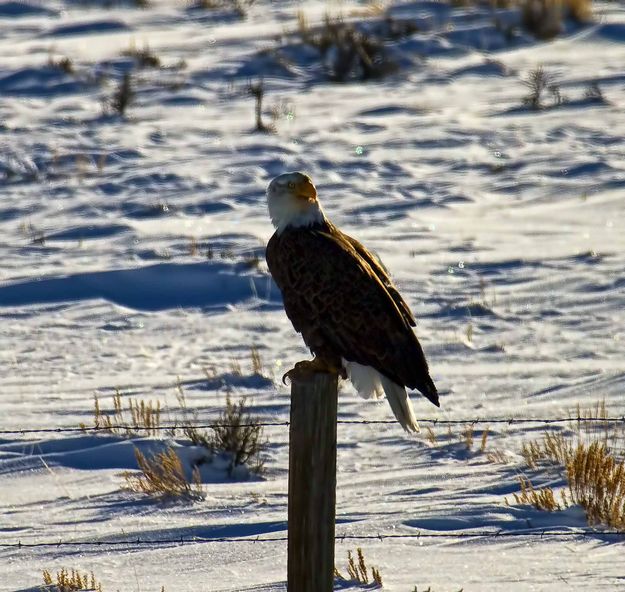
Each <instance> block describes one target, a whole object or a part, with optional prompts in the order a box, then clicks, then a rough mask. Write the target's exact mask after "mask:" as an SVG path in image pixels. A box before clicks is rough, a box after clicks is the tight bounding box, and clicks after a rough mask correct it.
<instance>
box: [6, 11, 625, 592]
mask: <svg viewBox="0 0 625 592" xmlns="http://www.w3.org/2000/svg"><path fill="white" fill-rule="evenodd" d="M95 4H98V3H95V2H94V3H91V2H84V3H81V2H73V1H70V0H67V1H65V2H61V1H56V0H50V1H47V2H39V1H37V0H27V1H25V2H10V1H4V0H3V1H0V56H1V57H0V97H1V98H0V186H1V195H0V249H1V250H0V254H1V257H2V266H1V267H0V316H1V322H0V339H1V343H2V347H1V348H0V368H1V370H2V371H1V372H0V389H1V391H0V392H1V400H0V411H1V413H0V429H3V430H11V429H19V428H26V427H56V426H76V425H78V424H79V423H80V422H86V423H89V422H90V421H91V413H92V406H93V394H94V393H97V394H99V395H100V398H101V400H102V401H103V403H104V404H105V405H107V404H108V401H109V399H110V395H111V394H112V393H113V392H114V390H115V389H116V388H119V389H121V390H122V392H123V393H124V394H125V395H130V396H133V397H142V398H148V399H159V400H161V401H163V402H164V403H165V404H166V405H167V406H168V408H169V409H170V411H169V413H171V414H172V416H173V415H175V409H176V397H175V384H176V382H177V381H178V377H179V379H180V381H181V382H182V384H183V385H184V388H185V392H186V397H187V403H188V405H189V407H191V408H193V409H197V410H198V413H199V418H200V420H203V421H206V422H209V421H210V420H211V419H212V418H214V417H215V415H216V414H217V413H218V412H219V410H221V408H222V407H223V402H224V398H225V393H226V392H227V391H230V392H232V393H233V394H234V395H236V396H238V395H247V396H250V397H252V398H253V401H254V404H255V406H256V408H257V410H258V412H259V413H260V414H262V416H263V417H265V418H266V419H268V420H272V421H283V420H285V419H286V418H287V417H288V391H287V389H286V388H285V387H283V386H282V385H281V384H279V380H277V377H279V376H280V375H281V373H282V372H283V371H284V370H285V368H288V367H289V365H290V364H292V363H293V362H294V361H296V360H298V359H300V358H301V357H303V356H304V355H305V353H306V352H305V350H304V348H303V346H302V342H301V339H300V338H299V336H297V335H296V334H294V332H293V330H292V328H291V326H290V324H289V323H288V321H287V319H286V317H285V315H284V313H283V312H282V310H281V305H280V302H279V298H278V297H277V294H276V292H275V288H273V287H272V284H271V282H270V280H269V278H268V276H267V272H266V269H265V267H264V265H263V264H261V265H260V266H257V265H255V260H256V258H257V257H260V258H262V254H263V247H264V244H265V243H266V241H267V240H268V238H269V236H270V234H271V232H272V229H271V227H270V224H269V220H268V218H267V214H266V209H265V202H264V195H263V192H264V188H265V186H266V184H267V183H268V181H269V180H270V179H271V178H272V177H273V176H275V175H277V174H279V173H281V172H284V171H288V170H294V169H302V170H306V171H308V172H309V173H310V174H311V175H312V176H313V178H314V180H315V181H316V184H317V186H318V189H319V192H320V197H321V200H322V203H323V205H324V206H325V209H326V212H327V213H328V214H329V216H331V217H332V219H334V221H335V222H337V223H338V224H339V225H340V226H341V227H343V228H344V229H345V230H346V231H348V232H350V233H351V234H353V235H355V236H356V237H358V238H359V239H361V240H363V241H364V242H365V243H366V244H367V245H369V246H370V247H372V248H374V249H376V250H377V251H378V252H379V254H380V255H381V257H382V258H383V260H384V261H385V263H386V264H387V266H388V267H389V268H390V270H391V271H392V272H393V274H394V277H395V278H396V280H397V283H398V284H399V286H400V288H401V289H402V291H403V293H404V294H405V295H406V297H407V300H408V302H409V303H410V304H411V306H412V307H413V310H414V312H415V314H416V316H417V317H418V319H419V322H418V334H419V336H420V338H421V340H422V343H423V345H424V348H425V350H426V352H427V354H428V357H429V359H430V363H431V367H432V371H433V376H434V379H435V381H436V382H437V384H438V385H439V388H440V389H441V391H442V408H441V410H440V411H439V410H436V409H434V408H433V407H432V406H430V405H429V403H427V402H426V401H425V400H423V399H421V400H415V405H416V409H417V415H418V416H419V417H429V418H438V419H446V418H447V419H449V418H454V419H457V418H476V417H477V418H479V417H554V416H561V415H566V414H567V412H568V411H569V410H570V409H571V408H572V407H574V406H575V405H576V404H578V403H581V404H582V405H583V404H589V403H592V402H595V401H598V400H600V399H605V400H606V402H607V404H608V407H609V409H610V410H611V411H612V412H613V413H614V414H618V415H622V414H623V413H625V403H624V402H623V393H624V388H625V362H624V359H623V341H624V340H625V330H624V328H625V276H624V275H623V269H624V268H625V238H624V237H625V232H624V230H625V228H624V226H625V223H624V220H625V206H624V201H623V191H624V188H625V149H624V147H623V146H624V144H623V135H624V134H625V118H624V117H623V107H624V106H625V72H624V69H623V64H625V11H624V10H623V9H622V7H620V6H619V4H618V3H611V4H606V5H598V7H597V10H598V15H597V17H598V18H597V19H596V22H595V24H593V25H591V26H588V27H585V28H580V29H575V28H569V29H568V30H567V31H566V33H565V34H564V35H562V36H560V37H558V38H557V39H556V40H555V41H552V42H550V43H536V42H533V41H532V40H530V39H529V38H527V37H526V36H523V35H517V36H513V38H511V39H508V40H506V38H505V37H504V35H503V34H502V33H500V32H498V30H497V28H496V27H495V26H494V25H493V16H492V14H491V13H490V12H489V11H488V10H476V9H460V8H458V9H448V8H446V7H445V6H444V5H441V4H438V3H433V2H405V3H404V2H396V3H395V6H394V8H393V14H394V15H395V17H397V18H406V19H410V20H411V21H413V22H416V23H418V24H419V26H420V28H421V30H420V32H417V33H414V34H412V35H410V36H408V37H407V38H403V39H400V40H397V41H395V42H393V43H392V48H393V51H394V52H396V55H397V56H398V60H399V61H400V62H401V64H402V65H403V66H404V68H403V69H402V70H401V71H400V72H399V73H398V74H396V75H394V76H391V77H389V78H386V79H384V80H382V81H373V82H369V83H367V84H363V83H360V82H354V83H347V84H333V83H330V82H326V81H325V80H324V73H323V69H322V68H321V67H320V66H319V65H318V64H314V63H312V62H311V60H310V56H309V53H307V52H306V51H304V50H303V49H302V48H301V47H293V46H292V44H291V45H289V41H288V39H286V38H284V39H283V40H282V41H280V39H277V38H280V37H281V36H284V34H285V31H290V30H294V29H295V26H296V13H297V10H298V9H300V8H302V7H304V8H306V10H307V12H308V14H309V17H310V20H311V21H312V22H313V23H314V22H315V19H319V18H320V17H321V15H322V14H323V12H324V11H325V10H328V9H329V10H332V11H339V10H340V11H342V12H343V14H350V12H351V10H352V9H353V8H354V7H355V5H349V4H346V3H328V4H327V5H326V4H325V3H321V2H317V3H312V2H311V3H297V2H289V1H286V0H285V1H283V2H273V3H270V2H267V1H265V2H258V3H257V5H255V6H254V7H253V8H252V9H251V10H250V11H249V15H248V18H247V19H245V20H241V19H238V18H237V17H236V16H234V15H233V14H230V13H228V12H227V11H225V12H224V11H221V12H220V11H217V12H211V11H202V10H191V9H188V8H186V7H185V3H184V2H182V1H181V2H178V1H174V0H171V1H166V0H161V1H156V0H154V2H152V6H151V7H150V8H149V9H146V10H138V9H134V8H129V7H123V6H122V7H117V8H114V9H101V8H90V6H93V5H95ZM509 16H510V15H507V16H506V15H504V17H505V18H508V17H509ZM504 17H502V18H504ZM505 18H504V20H505ZM500 29H501V27H500ZM133 44H134V45H135V46H136V47H139V48H141V47H143V46H144V44H149V47H150V48H151V50H153V52H154V53H156V54H157V55H158V56H159V57H160V58H161V60H162V62H163V66H164V67H163V68H162V69H160V70H155V69H143V70H139V71H137V73H136V76H135V80H136V91H137V98H136V102H135V104H134V105H132V106H131V107H130V109H129V111H128V116H127V117H126V118H125V119H122V118H119V117H116V116H113V115H107V114H103V108H102V101H103V100H104V99H106V98H107V97H110V96H111V95H112V93H113V92H114V90H115V87H116V85H117V83H118V80H119V78H120V76H121V74H122V73H123V72H124V71H125V70H127V69H128V68H130V67H132V66H133V63H132V59H130V58H127V57H122V56H121V54H122V52H124V51H125V50H127V49H128V48H129V47H130V46H131V45H133ZM278 44H282V45H284V46H285V47H286V48H285V49H284V52H285V54H284V55H287V56H290V58H291V59H290V60H289V61H284V60H279V59H275V55H274V54H273V53H272V51H265V52H264V53H262V52H263V50H272V49H274V48H276V47H277V46H278ZM259 51H260V52H261V54H259ZM50 56H52V58H53V60H56V61H57V62H58V60H59V59H60V58H62V57H64V56H67V57H69V58H70V59H71V60H72V61H73V62H74V72H73V73H66V72H64V71H63V70H62V69H60V68H58V67H56V66H50V65H49V59H50ZM267 56H269V57H267ZM283 57H284V56H283ZM182 60H183V61H184V62H185V64H186V66H185V67H182V65H181V64H180V62H181V61H182ZM307 60H308V61H307ZM539 64H543V65H544V67H545V69H546V71H548V72H550V73H552V74H554V75H556V76H557V79H558V82H559V86H560V88H561V92H562V94H564V95H566V96H567V97H568V103H567V104H565V105H562V106H560V107H557V108H547V109H545V110H543V111H541V112H533V111H530V110H528V109H527V108H525V107H524V106H523V105H522V98H523V97H524V96H525V95H526V94H527V89H526V88H525V86H524V85H523V83H522V80H523V79H525V78H526V77H527V75H528V73H529V71H530V70H532V69H533V68H535V67H536V66H537V65H539ZM259 75H264V78H265V86H266V91H267V96H266V112H267V114H268V113H269V110H270V109H271V107H272V106H274V105H276V106H278V109H277V111H280V112H282V113H283V114H285V116H284V117H280V118H279V119H278V120H277V122H276V125H277V133H276V134H255V133H252V131H251V130H252V127H253V102H252V100H251V98H249V97H248V96H246V95H245V92H243V91H244V89H245V87H246V85H247V84H248V81H249V80H256V79H257V78H256V77H257V76H259ZM593 82H597V83H598V84H599V85H600V87H601V89H602V91H603V93H604V96H605V98H606V101H605V102H604V103H601V102H598V101H593V100H590V99H586V98H584V95H585V90H586V88H587V87H589V85H591V84H592V83H593ZM547 103H550V99H547ZM267 114H266V117H267V119H268V116H267ZM209 251H210V254H211V255H212V257H208V256H207V252H209ZM469 327H471V329H469ZM252 346H256V347H257V348H258V349H259V351H260V354H261V357H262V360H263V362H264V366H265V368H264V372H265V374H266V376H267V377H268V378H262V377H259V376H254V375H252V372H251V362H250V359H249V358H250V348H251V347H252ZM233 360H235V361H238V362H239V363H240V364H241V367H242V370H243V376H238V375H237V373H236V372H233V368H232V367H233ZM206 369H208V371H209V374H210V375H211V376H214V378H211V379H210V380H207V379H206V378H205V376H206V374H205V370H206ZM340 417H341V419H369V420H379V419H390V417H391V416H390V411H389V409H388V408H387V405H386V404H385V403H380V404H376V403H373V402H371V401H362V400H360V399H358V398H357V397H356V396H355V395H354V394H353V393H352V392H351V390H350V389H348V388H344V389H343V391H342V393H341V400H340ZM165 419H167V414H166V417H165ZM484 427H485V425H483V424H480V425H478V426H477V427H476V439H477V440H479V438H480V435H481V430H482V429H484ZM522 428H523V429H522ZM527 428H528V426H518V425H514V424H513V425H510V426H507V425H492V426H491V433H490V437H489V439H488V449H493V450H496V449H500V450H502V451H504V453H505V454H506V455H507V456H508V457H509V458H510V461H511V462H510V463H508V464H495V463H491V462H488V461H487V460H486V458H485V455H484V454H480V453H477V452H474V453H468V452H467V451H466V447H465V446H464V445H463V444H462V443H461V440H462V437H461V436H460V435H459V430H456V432H454V435H453V436H452V437H449V436H448V434H447V428H445V427H442V426H435V427H434V431H435V432H436V434H437V436H438V439H439V441H438V443H437V444H436V445H434V446H431V445H430V444H429V443H428V442H427V440H426V438H425V437H423V436H420V437H417V438H411V437H409V436H407V435H405V434H403V433H402V431H401V430H400V429H399V427H398V426H396V425H392V424H390V425H386V424H382V425H361V424H341V425H340V426H339V441H340V445H339V458H338V463H339V468H340V471H339V484H338V508H337V512H338V522H339V523H338V526H337V530H338V532H339V533H340V534H343V533H345V534H355V535H377V534H379V533H405V534H410V533H413V534H414V533H416V532H422V533H433V534H445V533H449V532H450V531H452V532H460V533H470V532H473V531H480V532H481V531H485V530H487V531H492V532H498V531H501V532H502V533H514V532H515V531H520V530H521V529H532V528H534V529H539V530H541V529H543V528H545V527H556V528H559V529H561V530H569V529H576V528H580V527H582V526H583V524H584V521H583V518H582V516H581V515H580V513H579V512H578V511H577V510H575V509H572V510H569V511H566V512H560V513H556V514H549V515H546V514H540V513H537V512H535V511H532V510H530V509H528V508H527V507H518V506H517V507H515V506H506V505H505V503H504V497H505V496H506V495H508V496H510V494H511V493H513V492H515V491H517V490H518V481H517V475H518V474H519V472H520V471H522V470H523V468H522V464H521V462H520V459H519V457H518V452H519V450H520V446H521V442H522V441H523V439H524V438H527V437H528V436H529V435H531V434H532V433H533V434H537V433H539V431H540V430H541V429H542V427H541V426H540V425H539V424H537V425H532V426H529V428H530V429H529V430H528V429H527ZM266 433H267V436H268V438H269V441H270V443H271V446H270V449H269V452H268V459H267V467H268V474H267V476H266V479H265V480H263V481H249V482H237V483H232V482H228V481H227V480H222V481H220V482H217V483H207V484H206V486H205V487H206V493H207V497H206V500H205V501H203V502H200V503H196V504H194V505H175V504H174V505H162V504H158V503H154V502H146V501H145V500H143V499H141V498H138V497H135V496H133V495H130V494H128V493H126V492H123V491H121V490H120V486H121V484H122V479H121V478H120V476H119V473H120V471H122V470H125V469H128V468H133V467H134V466H135V465H134V458H133V455H132V446H131V443H129V442H128V441H123V440H120V439H118V438H114V437H105V436H100V437H93V436H91V435H85V434H52V435H50V434H41V435H39V436H28V437H26V436H20V435H18V434H6V435H4V436H2V439H1V440H0V511H1V518H0V543H16V542H17V541H22V542H23V543H29V542H30V543H32V542H38V541H47V542H52V541H57V540H60V539H63V540H66V541H80V540H87V539H98V540H102V541H110V540H119V539H124V538H125V537H126V538H137V537H140V538H150V537H156V538H170V539H171V538H180V537H184V538H190V537H193V536H199V537H205V538H208V539H210V538H215V537H228V538H241V539H248V540H249V539H255V538H256V537H260V538H263V537H265V538H266V537H278V538H281V537H284V536H285V535H286V486H287V473H286V468H287V446H286V445H287V431H286V428H285V427H279V426H278V427H271V428H267V432H266ZM151 442H152V441H151V440H143V441H141V442H135V444H138V445H140V446H146V447H148V446H150V445H154V444H153V443H152V444H151ZM157 444H158V443H157ZM556 484H557V483H556ZM357 544H360V545H361V546H362V547H363V548H364V550H365V553H366V555H367V557H368V558H369V559H370V562H371V563H373V564H374V565H377V566H379V568H380V570H381V572H382V575H383V576H384V579H385V582H386V589H388V590H392V591H397V592H411V591H412V590H413V589H414V587H415V586H418V590H422V589H424V590H425V589H427V587H428V586H432V590H435V591H436V592H441V591H442V592H445V591H455V590H458V589H460V588H463V589H464V590H465V591H473V590H475V591H478V590H479V591H480V592H484V591H502V590H506V591H521V590H523V591H525V590H598V589H601V590H617V589H621V588H622V587H623V586H625V580H624V578H625V568H623V564H622V555H623V543H622V542H617V541H615V540H613V539H605V538H602V537H601V536H598V535H597V536H595V535H593V536H591V537H587V538H580V537H569V538H566V539H559V538H548V537H546V538H544V539H541V538H538V537H523V536H520V537H514V538H513V537H509V538H504V537H502V538H499V539H463V538H458V537H453V536H451V537H449V538H431V539H426V538H424V539H420V540H417V539H398V540H384V541H380V540H364V541H360V542H354V541H347V540H346V541H339V542H338V543H337V563H338V564H339V566H341V565H342V564H344V559H345V555H346V550H347V549H348V548H354V547H355V546H356V545H357ZM63 566H65V567H69V568H72V567H78V568H80V569H82V570H85V571H91V570H93V571H94V572H95V574H96V575H97V576H98V577H99V578H100V579H101V580H102V582H103V584H104V587H105V590H107V591H108V590H116V589H120V590H124V591H139V590H141V591H150V590H160V587H161V586H163V585H164V586H165V587H166V590H167V591H168V592H171V591H174V592H187V591H188V592H191V591H194V592H200V591H202V592H204V591H225V590H248V591H251V590H254V591H256V592H260V591H267V592H268V591H270V590H271V591H277V590H283V589H284V584H283V582H284V578H285V571H286V545H285V543H284V542H282V541H275V542H265V543H252V542H235V543H217V542H212V543H211V542H205V543H202V544H186V545H184V546H177V545H173V544H172V545H165V546H162V547H159V548H141V547H132V546H129V547H118V548H110V547H107V546H103V547H100V548H98V547H87V548H84V547H81V548H72V547H69V548H68V547H60V548H56V547H42V548H22V549H16V548H3V549H0V590H3V591H4V590H6V591H7V592H18V591H26V590H32V591H35V590H38V587H37V586H38V584H39V583H40V582H41V570H42V569H49V570H51V571H53V570H57V569H60V568H61V567H63Z"/></svg>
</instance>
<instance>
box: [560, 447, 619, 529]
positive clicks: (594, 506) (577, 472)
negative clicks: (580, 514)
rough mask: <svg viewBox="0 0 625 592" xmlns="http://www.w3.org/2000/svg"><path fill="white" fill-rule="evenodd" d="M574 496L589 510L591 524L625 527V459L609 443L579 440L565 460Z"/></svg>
mask: <svg viewBox="0 0 625 592" xmlns="http://www.w3.org/2000/svg"><path fill="white" fill-rule="evenodd" d="M566 479H567V481H568V484H569V491H570V494H571V499H572V500H573V501H574V502H575V503H577V504H579V505H580V506H582V508H584V510H585V511H586V520H587V521H588V523H589V524H591V525H592V524H606V525H607V526H612V527H614V528H618V529H623V528H625V463H623V462H621V461H618V460H616V459H615V458H614V456H612V455H611V454H610V453H609V452H608V450H607V448H606V446H605V445H604V444H601V443H599V442H593V443H592V444H591V445H590V446H588V447H586V446H584V445H583V444H580V445H579V446H578V447H577V449H576V450H575V453H574V454H573V455H572V457H571V458H570V459H569V460H568V462H567V464H566Z"/></svg>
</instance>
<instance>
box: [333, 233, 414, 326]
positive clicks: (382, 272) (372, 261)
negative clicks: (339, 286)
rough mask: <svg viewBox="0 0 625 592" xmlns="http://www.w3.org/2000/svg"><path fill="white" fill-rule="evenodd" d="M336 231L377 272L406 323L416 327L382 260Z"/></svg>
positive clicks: (350, 238) (353, 239) (352, 239)
mask: <svg viewBox="0 0 625 592" xmlns="http://www.w3.org/2000/svg"><path fill="white" fill-rule="evenodd" d="M334 230H336V232H338V233H340V234H341V238H342V239H343V240H345V241H347V242H349V244H350V245H351V246H352V247H354V249H356V252H357V253H358V254H359V255H360V256H361V257H362V258H363V259H364V260H365V261H366V262H367V263H368V264H369V266H370V267H371V269H372V270H373V271H374V272H375V274H376V275H377V276H378V278H379V279H380V281H381V282H382V283H383V284H384V287H385V288H386V291H387V292H388V293H389V295H390V296H391V298H392V299H393V300H394V301H395V304H396V305H397V308H399V310H400V311H401V313H402V316H403V317H404V319H405V320H406V322H407V323H408V324H409V325H410V326H411V327H416V325H417V322H416V321H415V318H414V316H413V315H412V312H411V311H410V307H409V306H408V305H407V304H406V301H405V300H404V299H403V298H402V297H401V294H400V293H399V292H398V291H397V288H396V287H395V286H394V285H393V282H392V280H391V278H390V276H389V275H388V271H387V270H386V268H385V267H384V265H383V264H382V262H381V261H380V259H379V258H378V257H377V256H376V255H375V254H374V253H372V252H371V251H369V250H368V249H367V248H366V247H365V246H364V245H363V244H362V243H360V242H359V241H357V240H356V239H355V238H352V237H351V236H349V235H347V234H345V233H344V232H341V231H340V230H339V229H338V228H336V227H334Z"/></svg>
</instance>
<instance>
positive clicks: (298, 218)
mask: <svg viewBox="0 0 625 592" xmlns="http://www.w3.org/2000/svg"><path fill="white" fill-rule="evenodd" d="M269 215H270V216H271V221H272V222H273V225H274V226H275V228H276V232H277V233H278V234H282V233H283V232H284V231H285V230H286V229H287V228H289V229H296V228H310V227H311V226H318V225H323V224H325V223H326V217H325V215H324V213H323V210H322V209H321V206H320V205H319V202H318V201H315V202H314V203H311V204H310V205H309V206H308V207H307V208H306V209H305V210H304V211H300V210H294V211H288V210H287V211H285V210H284V209H280V210H278V209H276V210H274V211H272V208H271V206H270V208H269Z"/></svg>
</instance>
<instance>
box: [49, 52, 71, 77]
mask: <svg viewBox="0 0 625 592" xmlns="http://www.w3.org/2000/svg"><path fill="white" fill-rule="evenodd" d="M48 66H50V68H56V69H58V70H62V71H63V72H65V73H66V74H73V73H74V71H75V70H74V62H73V61H72V59H71V58H69V57H67V56H63V57H60V58H55V57H54V56H53V55H52V54H50V55H49V56H48Z"/></svg>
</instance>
